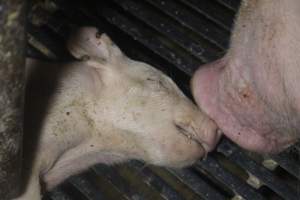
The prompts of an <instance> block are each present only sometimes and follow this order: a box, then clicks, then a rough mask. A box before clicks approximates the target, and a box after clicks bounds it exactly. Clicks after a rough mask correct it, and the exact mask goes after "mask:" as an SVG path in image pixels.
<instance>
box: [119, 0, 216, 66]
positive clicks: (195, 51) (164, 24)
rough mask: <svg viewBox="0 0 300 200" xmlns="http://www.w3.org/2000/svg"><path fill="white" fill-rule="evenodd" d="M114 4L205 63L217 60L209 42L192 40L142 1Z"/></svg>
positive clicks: (127, 0) (129, 0)
mask: <svg viewBox="0 0 300 200" xmlns="http://www.w3.org/2000/svg"><path fill="white" fill-rule="evenodd" d="M114 2H115V3H117V4H118V5H120V6H121V7H122V8H123V9H124V10H125V11H126V12H129V13H130V14H132V15H134V16H135V17H137V18H138V19H139V20H142V21H143V22H144V23H146V24H147V25H149V26H151V27H152V28H154V29H155V30H156V31H158V32H160V33H161V34H163V35H165V36H166V37H168V38H169V39H171V40H172V41H173V42H175V43H176V44H177V45H179V46H181V47H182V48H184V49H185V50H186V51H188V52H189V53H191V54H192V55H194V56H196V57H197V58H198V59H200V60H202V61H203V62H207V58H209V60H213V59H216V57H215V54H214V52H213V50H212V49H213V47H212V45H209V43H207V41H205V40H202V41H201V42H200V40H201V38H198V39H192V38H191V37H190V36H189V34H187V33H185V32H184V31H182V29H179V26H178V24H174V23H172V21H171V20H169V19H168V18H166V17H164V16H162V15H160V14H159V13H157V12H154V11H153V10H151V9H150V7H149V6H148V7H147V6H146V5H145V3H143V2H142V1H132V0H114ZM205 43H206V44H205ZM204 49H205V50H204Z"/></svg>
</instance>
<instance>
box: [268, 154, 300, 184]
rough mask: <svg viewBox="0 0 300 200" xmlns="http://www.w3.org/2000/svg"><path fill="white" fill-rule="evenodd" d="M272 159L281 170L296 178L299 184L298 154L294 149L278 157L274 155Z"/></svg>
mask: <svg viewBox="0 0 300 200" xmlns="http://www.w3.org/2000/svg"><path fill="white" fill-rule="evenodd" d="M272 159H273V160H275V161H276V162H277V163H278V164H279V165H280V166H281V167H282V168H283V169H285V170H286V171H288V172H289V173H290V174H292V175H294V176H295V177H297V178H298V179H299V184H300V166H299V165H300V154H299V152H298V151H296V149H290V150H287V151H284V152H282V153H280V154H278V155H274V156H272Z"/></svg>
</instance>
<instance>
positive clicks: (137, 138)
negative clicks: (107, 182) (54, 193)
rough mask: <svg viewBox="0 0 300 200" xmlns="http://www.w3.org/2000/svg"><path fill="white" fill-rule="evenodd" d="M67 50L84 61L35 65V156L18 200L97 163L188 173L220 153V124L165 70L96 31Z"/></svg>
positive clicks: (29, 106) (29, 100) (31, 70)
mask: <svg viewBox="0 0 300 200" xmlns="http://www.w3.org/2000/svg"><path fill="white" fill-rule="evenodd" d="M67 47H68V49H69V50H70V52H71V54H73V56H74V57H76V58H77V59H79V60H80V61H77V62H72V63H67V64H57V63H55V64H49V63H48V64H47V63H41V62H36V61H30V63H28V78H27V81H28V84H27V94H26V110H25V138H27V140H29V141H27V142H26V144H25V147H24V148H25V150H26V149H27V150H26V153H25V155H26V156H32V157H31V159H27V158H26V163H25V168H26V170H27V171H25V173H26V177H27V178H26V180H25V182H26V183H25V187H24V191H23V194H22V196H20V197H19V198H18V199H19V200H20V199H22V200H35V199H40V198H41V195H40V190H41V186H40V182H41V183H43V185H44V186H45V187H46V189H51V188H53V187H54V186H56V185H57V184H59V183H60V182H62V181H63V180H64V179H66V178H67V177H69V176H71V175H73V174H76V173H79V172H80V171H82V170H84V169H87V168H88V167H90V166H92V165H94V164H96V163H105V164H113V163H118V162H123V161H127V160H129V159H139V160H143V161H145V162H147V163H149V164H155V165H160V166H168V167H184V166H187V165H191V164H193V163H194V162H195V161H196V160H197V159H199V158H201V157H203V156H206V154H207V153H208V152H209V151H211V150H212V149H213V148H214V146H215V145H216V143H217V141H218V140H219V138H220V134H219V133H218V132H217V127H216V124H215V123H214V122H213V121H211V120H210V119H209V118H208V117H207V116H206V115H205V114H204V113H202V112H201V111H200V110H199V109H198V108H197V106H195V105H194V104H193V103H192V102H191V101H190V100H189V99H188V98H187V97H186V96H185V95H184V94H183V93H182V92H181V91H180V90H179V89H178V87H177V86H176V85H175V83H174V82H173V81H172V80H171V79H170V78H168V77H167V76H166V75H164V74H163V73H162V72H160V71H158V70H156V69H154V68H153V67H151V66H150V65H147V64H145V63H142V62H138V61H134V60H131V59H130V58H128V57H127V56H125V55H124V54H123V53H122V52H121V50H120V49H119V48H118V47H117V46H116V45H115V44H114V43H113V42H112V41H111V39H110V38H109V37H108V36H107V35H105V34H99V33H98V32H97V29H95V28H91V27H84V28H81V29H80V30H78V31H77V32H76V33H74V34H73V35H72V37H71V38H70V40H69V42H68V44H67ZM41 65H42V66H41ZM48 70H50V71H51V72H48ZM47 89H48V90H49V89H50V92H49V91H47ZM39 98H41V99H42V101H41V102H38V103H37V102H35V101H37V100H38V99H39ZM38 105H42V107H41V108H42V109H40V107H39V106H38ZM42 111H43V113H41V112H42Z"/></svg>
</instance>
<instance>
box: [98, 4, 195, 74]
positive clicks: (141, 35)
mask: <svg viewBox="0 0 300 200" xmlns="http://www.w3.org/2000/svg"><path fill="white" fill-rule="evenodd" d="M102 14H103V17H104V18H106V19H107V20H108V21H109V22H110V23H112V24H114V25H116V26H117V27H118V28H120V29H121V30H123V31H124V32H125V33H127V34H129V35H130V36H131V37H133V38H134V39H135V40H137V41H139V42H140V43H142V44H143V45H145V46H146V47H147V48H149V49H150V50H152V51H153V52H154V53H156V54H157V55H159V56H161V57H162V58H164V59H166V60H167V61H168V62H170V63H172V64H174V65H175V66H176V67H177V68H179V69H181V70H182V71H183V72H185V73H186V74H187V75H192V74H193V72H194V71H195V70H196V69H197V68H198V66H199V65H200V64H201V62H200V61H199V62H198V61H196V60H193V59H192V58H191V57H184V56H183V54H180V55H178V54H176V53H175V52H174V49H171V48H170V47H167V46H165V45H164V44H163V42H162V40H160V39H159V38H158V37H153V36H152V34H151V33H149V32H148V31H147V30H146V29H144V28H143V27H139V26H138V25H136V24H134V23H133V22H132V21H130V20H129V19H128V18H127V17H126V16H124V15H122V14H120V13H118V12H117V11H115V10H113V9H110V8H108V7H105V8H104V7H103V8H102Z"/></svg>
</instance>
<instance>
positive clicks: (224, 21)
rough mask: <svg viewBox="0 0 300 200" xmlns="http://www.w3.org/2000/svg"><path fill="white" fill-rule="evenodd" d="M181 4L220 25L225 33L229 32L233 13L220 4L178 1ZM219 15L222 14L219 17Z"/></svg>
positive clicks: (191, 0)
mask: <svg viewBox="0 0 300 200" xmlns="http://www.w3.org/2000/svg"><path fill="white" fill-rule="evenodd" d="M180 1H181V2H182V3H184V4H186V5H188V6H189V7H190V8H192V9H194V10H196V11H197V12H199V13H201V14H202V15H204V16H205V17H207V18H208V19H210V20H211V21H213V22H215V23H216V24H218V25H220V26H221V27H222V28H224V29H225V30H227V31H229V32H230V31H231V28H232V25H233V19H234V15H235V12H234V11H232V10H230V9H226V8H225V7H224V6H222V5H220V4H216V3H215V2H214V1H212V0H204V1H198V0H180ZM220 13H222V14H221V15H220Z"/></svg>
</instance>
